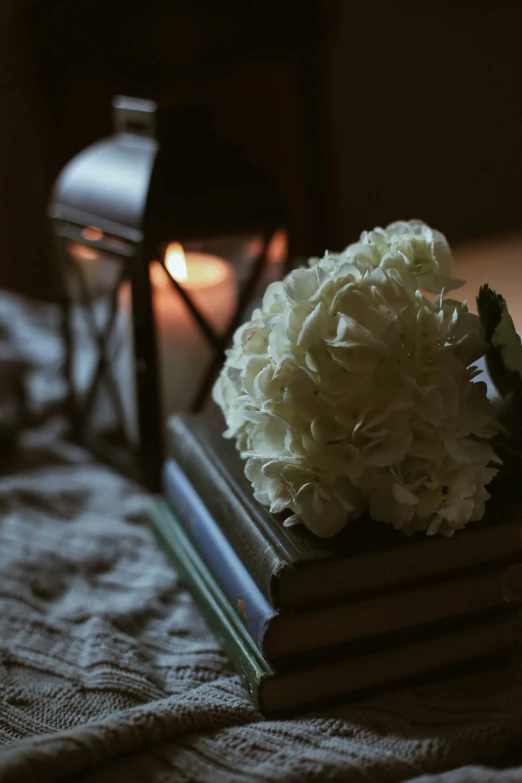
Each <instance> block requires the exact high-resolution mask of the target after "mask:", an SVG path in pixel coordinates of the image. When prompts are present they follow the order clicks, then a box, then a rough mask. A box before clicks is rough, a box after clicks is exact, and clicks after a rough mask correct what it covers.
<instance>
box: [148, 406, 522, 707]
mask: <svg viewBox="0 0 522 783" xmlns="http://www.w3.org/2000/svg"><path fill="white" fill-rule="evenodd" d="M169 439H170V444H169V453H170V458H169V459H168V460H167V461H166V463H165V466H164V476H163V484H164V497H163V498H162V499H160V500H158V501H157V502H155V504H154V506H153V508H152V510H151V520H152V523H153V526H154V528H155V530H156V533H157V534H158V536H159V538H160V541H161V542H162V543H163V544H164V546H165V548H166V550H167V552H168V554H169V555H170V556H171V558H172V560H173V561H174V564H175V566H176V568H177V569H178V571H179V573H180V575H181V576H182V578H183V580H184V582H185V584H186V585H187V586H188V588H189V589H190V590H191V592H192V594H193V596H194V598H195V599H196V601H197V602H198V604H199V607H200V609H201V612H202V614H203V615H204V616H205V617H206V619H207V621H208V623H209V625H210V626H211V627H212V628H213V630H214V632H215V633H216V635H217V636H218V637H219V638H220V639H221V640H222V643H223V646H224V648H225V650H226V652H227V653H228V655H229V657H230V659H231V661H232V662H233V663H234V664H235V666H236V667H237V669H238V670H239V671H240V672H241V673H242V674H243V676H244V679H245V681H246V684H247V687H248V689H249V692H250V694H251V695H252V697H253V699H254V701H255V702H256V704H257V705H258V707H259V708H260V710H261V711H262V712H263V713H264V714H265V715H273V714H274V715H275V714H285V713H290V712H295V711H298V710H300V709H304V708H308V707H312V706H317V705H320V704H324V703H328V702H333V701H339V700H343V699H346V698H348V697H351V696H355V695H360V694H361V693H363V692H371V691H374V690H375V689H380V688H382V687H384V686H390V685H392V684H402V683H405V682H410V681H413V680H417V679H418V678H424V677H426V676H427V675H433V674H435V673H444V672H447V671H450V670H454V669H455V667H457V666H458V665H462V664H463V663H468V662H472V661H475V662H476V661H483V660H484V659H485V658H490V657H491V656H493V655H498V654H501V653H503V652H505V651H506V649H508V648H509V647H510V646H511V644H512V643H513V641H514V637H515V625H516V623H515V613H516V610H517V607H518V601H519V598H520V590H519V589H518V588H519V584H520V582H521V581H522V580H521V577H520V571H521V568H522V566H520V565H517V564H518V563H520V553H521V533H522V515H521V513H520V508H521V505H520V502H518V503H517V498H516V494H515V493H514V492H507V491H499V492H497V493H496V494H495V496H494V498H493V499H492V500H491V501H490V502H489V503H488V506H487V513H486V516H485V518H484V519H483V520H481V521H480V522H475V523H472V524H470V525H469V526H468V527H467V528H466V529H465V530H463V531H461V532H459V533H456V534H455V535H454V536H453V537H452V538H441V537H427V536H426V535H425V534H418V535H415V536H412V537H411V538H408V537H406V536H405V535H404V534H402V533H400V532H397V531H395V530H393V528H391V527H389V526H387V525H384V524H382V523H381V524H379V523H374V522H372V521H371V520H370V519H369V518H365V519H361V520H359V521H358V522H357V523H355V524H353V525H351V526H348V527H347V528H346V529H345V530H344V531H343V532H342V533H340V534H339V535H337V536H335V537H334V538H333V539H330V540H326V541H325V540H321V539H317V538H316V537H314V536H313V535H312V534H310V533H308V531H306V529H305V528H304V527H303V526H300V525H299V526H296V527H292V528H285V527H284V526H283V524H282V520H281V519H280V518H278V517H276V516H274V515H272V514H270V513H269V512H268V511H267V510H266V509H265V508H263V507H262V506H260V505H259V504H258V503H257V502H256V501H255V500H254V498H253V495H252V490H251V488H250V485H249V483H248V481H247V480H246V479H245V477H244V474H243V465H242V463H241V461H240V458H239V455H238V454H237V452H236V450H235V448H234V446H233V444H232V443H230V442H229V441H226V440H225V439H223V438H222V436H221V433H220V431H219V428H217V429H216V428H215V427H213V426H209V424H208V423H207V422H206V421H205V420H204V419H202V418H200V417H194V416H190V415H183V416H177V417H174V418H173V419H172V420H171V422H170V432H169Z"/></svg>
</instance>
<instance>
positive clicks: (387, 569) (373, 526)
mask: <svg viewBox="0 0 522 783" xmlns="http://www.w3.org/2000/svg"><path fill="white" fill-rule="evenodd" d="M169 454H170V456H171V457H173V458H174V459H175V460H176V461H177V462H178V464H179V465H180V466H181V467H182V468H183V470H184V472H185V473H186V474H187V476H188V477H189V479H190V481H191V482H192V483H193V485H194V487H195V489H196V491H197V493H198V494H199V495H200V496H201V497H202V498H203V500H204V502H205V504H206V506H207V508H208V509H209V511H210V513H211V514H212V516H213V518H214V519H215V521H216V523H217V524H218V525H219V527H220V528H221V530H222V531H223V533H224V534H225V536H226V537H227V539H228V540H229V542H230V544H231V545H232V547H233V548H234V550H235V551H236V552H237V554H238V556H239V558H240V559H241V560H242V562H243V563H244V565H245V566H246V568H247V570H248V571H249V572H250V573H251V574H252V576H253V577H254V579H255V581H256V583H257V584H258V586H259V588H260V589H261V592H262V593H263V594H264V595H265V597H266V598H267V600H268V601H269V603H270V604H272V605H273V606H274V607H275V608H276V609H279V610H287V609H293V608H299V607H303V606H304V607H310V606H312V605H313V604H318V605H320V604H324V603H327V602H331V601H332V600H335V599H346V598H349V597H352V596H356V595H362V594H365V593H372V592H378V591H383V590H387V589H390V588H393V587H396V586H398V585H406V584H416V583H422V582H425V581H428V580H430V579H435V578H438V577H441V576H442V575H444V576H446V575H451V574H462V573H465V572H471V571H473V570H477V569H480V568H483V567H484V566H485V565H488V564H491V563H499V564H501V563H506V562H510V561H514V560H516V559H519V558H520V554H521V544H522V504H521V503H520V499H519V498H518V495H517V493H516V492H515V491H509V490H506V489H505V488H504V487H502V486H501V485H500V486H498V487H497V491H496V492H495V493H494V495H493V497H492V499H491V500H490V501H488V503H487V505H486V514H485V517H484V519H482V520H481V521H479V522H473V523H471V524H470V525H468V526H467V527H466V528H465V529H464V530H462V531H459V532H457V533H455V534H454V535H453V536H452V537H451V538H443V537H440V536H426V535H425V534H423V533H419V534H416V535H413V536H411V537H407V536H405V535H404V534H403V533H401V532H399V531H396V530H394V529H393V528H392V527H391V526H389V525H384V524H382V523H377V522H373V521H372V520H371V519H370V518H369V517H367V516H365V517H364V518H361V519H359V520H358V521H357V522H355V523H354V524H352V525H349V526H348V527H347V528H345V530H343V531H342V532H341V533H339V534H338V535H336V536H334V537H333V538H332V539H328V540H322V539H318V538H316V537H315V536H313V535H312V534H311V533H309V532H308V531H307V530H306V528H305V527H304V526H303V525H297V526H294V527H292V528H285V527H284V526H283V520H282V518H281V517H280V516H276V515H274V514H271V513H270V512H269V511H268V510H267V509H266V508H264V507H263V506H261V505H260V504H259V503H258V502H257V501H256V500H255V499H254V497H253V493H252V489H251V487H250V484H249V482H248V480H247V479H246V478H245V476H244V472H243V464H242V462H241V460H240V457H239V455H238V453H237V451H236V449H235V447H234V445H233V444H232V443H231V442H230V441H228V440H226V439H225V438H223V437H222V435H221V432H220V427H219V425H217V426H216V425H214V424H213V425H212V426H209V425H208V423H206V420H205V418H204V417H201V416H194V415H190V414H185V415H179V416H174V417H172V418H171V419H170V421H169Z"/></svg>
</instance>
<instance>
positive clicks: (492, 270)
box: [450, 233, 522, 332]
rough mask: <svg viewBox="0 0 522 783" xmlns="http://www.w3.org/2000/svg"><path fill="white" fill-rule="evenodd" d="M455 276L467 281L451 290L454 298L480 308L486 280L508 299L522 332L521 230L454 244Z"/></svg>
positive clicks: (512, 313) (517, 326)
mask: <svg viewBox="0 0 522 783" xmlns="http://www.w3.org/2000/svg"><path fill="white" fill-rule="evenodd" d="M453 252H454V256H455V273H454V274H455V277H459V278H460V279H461V280H465V281H466V284H465V285H464V286H463V287H462V288H458V289H457V290H456V291H454V292H451V294H450V295H451V296H452V297H454V298H455V299H461V300H464V299H467V301H468V305H469V309H470V310H472V311H473V312H476V311H477V304H476V301H475V300H476V296H477V294H478V290H479V288H480V286H481V285H482V284H483V283H489V285H490V287H491V288H493V289H494V290H495V291H496V292H497V293H499V294H502V296H503V297H504V298H505V299H506V301H507V303H508V307H509V311H510V313H511V315H512V317H513V320H514V322H515V326H516V328H517V330H518V331H519V332H521V331H522V233H520V234H511V235H506V236H501V237H489V238H487V239H481V240H475V241H473V242H466V243H464V244H460V245H455V246H454V247H453Z"/></svg>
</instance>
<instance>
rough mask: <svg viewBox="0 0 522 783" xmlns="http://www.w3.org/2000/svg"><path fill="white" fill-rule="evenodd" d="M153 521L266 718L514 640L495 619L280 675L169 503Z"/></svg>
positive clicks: (411, 676) (444, 666)
mask: <svg viewBox="0 0 522 783" xmlns="http://www.w3.org/2000/svg"><path fill="white" fill-rule="evenodd" d="M149 516H150V521H151V524H152V527H153V529H154V531H155V533H156V535H157V537H158V539H159V541H160V543H161V544H162V545H163V547H164V549H165V551H166V553H167V555H168V556H169V557H170V559H171V560H172V562H173V564H174V566H175V567H176V569H177V571H178V573H179V575H180V577H181V578H182V580H183V581H184V583H185V585H186V586H187V587H188V588H189V590H190V591H191V593H192V596H193V597H194V599H195V600H196V602H197V603H198V606H199V609H200V611H201V613H202V615H203V616H204V617H205V619H206V621H207V622H208V624H209V626H210V627H211V629H212V630H213V631H214V633H215V634H216V636H217V638H218V639H219V640H220V642H221V643H222V645H223V648H224V650H225V652H226V653H227V655H228V656H229V658H230V661H231V662H232V664H233V665H234V666H235V668H236V669H237V671H238V672H239V673H240V674H241V675H242V677H243V680H244V682H245V685H246V687H247V689H248V691H249V693H250V695H251V697H252V699H253V701H254V703H255V704H256V705H257V706H258V707H259V709H260V711H261V712H262V713H263V714H264V715H266V716H269V715H284V714H289V713H295V712H296V711H299V710H302V709H304V708H311V707H315V706H320V705H323V704H328V703H332V702H337V701H340V700H346V699H348V698H353V697H354V696H357V695H361V694H363V693H364V694H366V693H369V692H372V691H375V690H376V689H381V688H382V687H384V686H386V687H389V686H391V685H392V684H394V685H397V684H403V683H407V682H412V681H413V682H415V681H419V679H424V678H425V677H426V676H427V675H430V676H432V675H434V674H441V673H445V672H448V673H449V672H452V671H454V670H455V667H458V666H459V665H461V664H463V663H465V662H470V661H476V660H482V659H486V658H490V657H491V656H493V655H497V654H499V653H502V652H503V651H505V650H506V649H507V648H509V646H510V645H511V644H512V643H513V641H514V639H515V638H516V630H515V623H514V620H513V617H512V616H508V615H502V616H498V615H490V616H488V617H484V618H483V619H482V620H481V621H480V622H473V623H471V622H467V623H459V624H458V627H453V628H450V629H446V630H444V631H439V632H438V633H434V632H432V633H431V634H420V635H418V636H417V637H414V638H408V639H403V640H402V641H401V640H400V639H399V640H398V641H397V640H396V642H395V644H393V643H390V642H388V643H386V644H385V645H384V646H383V645H380V646H379V645H374V646H370V647H366V648H364V649H361V650H359V651H358V650H347V651H345V652H337V653H336V654H335V655H333V656H332V655H325V656H323V657H322V658H317V659H313V660H310V659H307V658H306V657H303V658H301V659H300V660H298V661H296V662H295V665H294V666H293V667H292V668H290V669H287V670H281V671H279V670H277V669H275V668H274V667H273V666H271V665H270V664H269V663H268V662H267V661H266V660H265V658H264V657H263V656H262V655H261V653H260V652H259V650H258V649H257V648H256V646H255V644H254V642H253V640H252V639H251V637H250V636H249V634H248V633H247V632H246V630H245V628H244V626H243V625H242V623H241V621H240V620H239V618H238V616H237V615H236V614H235V613H234V611H233V609H232V607H231V605H230V603H229V602H228V601H227V599H226V597H225V596H224V594H223V592H222V591H221V589H220V588H219V586H218V584H217V582H216V580H215V579H214V578H213V576H212V574H211V572H210V571H209V570H208V568H207V567H206V565H205V563H204V561H203V560H202V558H201V557H200V556H199V554H198V552H197V550H196V548H195V547H194V545H193V544H192V542H191V541H190V538H189V537H188V536H187V534H186V533H185V531H184V530H183V527H182V525H180V524H179V521H178V519H177V518H176V516H175V515H174V514H173V512H172V510H171V509H170V508H169V506H168V504H167V503H166V502H165V501H163V500H160V499H158V500H156V501H154V502H153V503H152V504H151V507H150V511H149Z"/></svg>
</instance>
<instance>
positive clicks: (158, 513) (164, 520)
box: [149, 500, 273, 710]
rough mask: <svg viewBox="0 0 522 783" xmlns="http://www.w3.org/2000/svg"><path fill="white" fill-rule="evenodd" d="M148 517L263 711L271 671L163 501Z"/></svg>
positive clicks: (153, 505) (156, 502) (252, 697)
mask: <svg viewBox="0 0 522 783" xmlns="http://www.w3.org/2000/svg"><path fill="white" fill-rule="evenodd" d="M149 518H150V521H151V523H152V527H153V529H154V532H155V534H156V536H157V538H158V541H159V542H160V544H161V545H162V547H163V549H164V550H165V552H166V554H167V556H168V557H169V558H170V560H171V561H172V562H173V564H174V566H175V568H176V570H177V572H178V574H179V576H180V577H181V579H182V581H183V582H184V583H185V585H186V587H188V589H189V590H190V592H191V594H192V597H193V598H194V600H195V601H196V602H197V604H198V608H199V610H200V611H201V614H202V615H203V617H204V618H205V620H206V621H207V623H208V625H209V626H210V628H211V630H212V631H213V633H214V634H215V636H216V637H217V639H218V640H219V641H220V642H221V644H222V646H223V648H224V650H225V652H226V654H227V655H228V657H229V659H230V662H231V663H232V665H233V666H234V668H235V669H236V671H238V672H239V674H240V675H241V677H242V679H243V682H244V684H245V686H246V688H247V690H248V692H249V694H250V697H251V699H252V701H253V702H254V704H255V705H256V706H257V707H259V709H261V710H263V698H262V690H263V689H262V684H263V681H264V680H265V679H266V678H270V677H271V676H273V670H272V669H271V667H270V666H269V665H268V664H267V662H266V661H265V660H264V659H263V658H262V656H261V655H260V653H259V651H258V650H257V649H256V648H255V646H254V643H253V642H252V640H251V639H250V637H249V635H248V634H247V633H246V631H245V629H244V627H243V625H242V623H241V622H240V621H239V620H238V618H237V616H236V615H235V614H234V612H233V611H232V610H231V608H230V606H229V604H228V603H227V601H226V599H225V596H224V595H223V593H222V592H221V591H220V589H219V587H218V586H217V584H216V583H215V581H214V580H213V578H212V577H211V576H210V573H209V572H208V569H205V567H204V564H203V563H202V561H201V558H200V557H199V556H198V553H197V552H196V551H195V550H194V547H193V546H192V543H191V542H190V541H189V540H188V539H187V537H186V535H185V534H184V531H183V529H182V528H181V526H180V524H179V522H178V520H177V518H175V517H174V516H173V514H172V511H171V509H170V508H169V505H168V504H167V503H166V502H165V501H164V500H154V501H152V503H151V506H150V508H149Z"/></svg>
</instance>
